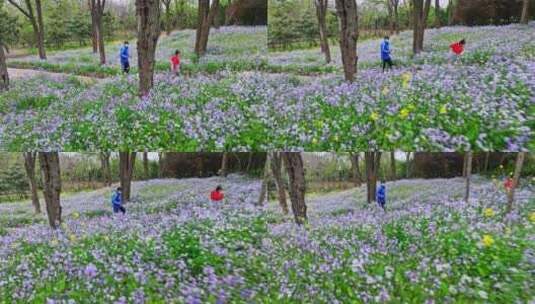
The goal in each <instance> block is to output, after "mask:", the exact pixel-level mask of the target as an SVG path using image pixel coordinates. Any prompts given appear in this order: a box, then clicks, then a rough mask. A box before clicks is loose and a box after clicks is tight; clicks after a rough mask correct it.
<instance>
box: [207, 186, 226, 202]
mask: <svg viewBox="0 0 535 304" xmlns="http://www.w3.org/2000/svg"><path fill="white" fill-rule="evenodd" d="M224 197H225V194H223V188H222V187H221V186H217V187H216V188H215V190H214V191H212V193H210V199H211V200H212V201H213V202H219V201H222V200H223V198H224Z"/></svg>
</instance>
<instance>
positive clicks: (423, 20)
mask: <svg viewBox="0 0 535 304" xmlns="http://www.w3.org/2000/svg"><path fill="white" fill-rule="evenodd" d="M412 4H413V5H412V6H413V29H414V31H413V43H412V49H413V52H414V54H419V53H421V52H422V51H423V49H424V34H425V28H426V25H427V16H428V15H429V10H430V8H431V0H425V5H424V0H412Z"/></svg>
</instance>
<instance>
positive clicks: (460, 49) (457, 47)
mask: <svg viewBox="0 0 535 304" xmlns="http://www.w3.org/2000/svg"><path fill="white" fill-rule="evenodd" d="M465 44H466V40H464V39H463V40H461V41H459V42H455V43H453V44H452V45H450V49H451V50H452V52H453V53H455V55H457V56H459V55H462V53H464V46H465Z"/></svg>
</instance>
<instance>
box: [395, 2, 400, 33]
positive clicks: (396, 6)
mask: <svg viewBox="0 0 535 304" xmlns="http://www.w3.org/2000/svg"><path fill="white" fill-rule="evenodd" d="M398 8H399V0H395V2H394V31H395V33H396V34H399V10H398Z"/></svg>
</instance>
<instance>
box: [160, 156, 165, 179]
mask: <svg viewBox="0 0 535 304" xmlns="http://www.w3.org/2000/svg"><path fill="white" fill-rule="evenodd" d="M164 158H165V153H163V152H159V153H158V177H159V178H162V177H163V167H164Z"/></svg>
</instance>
